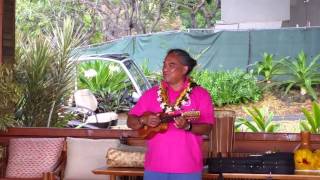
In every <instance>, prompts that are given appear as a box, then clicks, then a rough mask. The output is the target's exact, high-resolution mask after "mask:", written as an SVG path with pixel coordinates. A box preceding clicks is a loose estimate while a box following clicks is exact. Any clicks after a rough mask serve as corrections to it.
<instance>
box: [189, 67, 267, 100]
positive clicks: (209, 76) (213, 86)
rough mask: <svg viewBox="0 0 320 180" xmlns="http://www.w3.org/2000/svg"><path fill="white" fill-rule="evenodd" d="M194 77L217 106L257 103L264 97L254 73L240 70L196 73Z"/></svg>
mask: <svg viewBox="0 0 320 180" xmlns="http://www.w3.org/2000/svg"><path fill="white" fill-rule="evenodd" d="M192 77H193V78H194V80H195V81H196V82H197V83H198V84H200V85H202V86H203V87H205V88H206V89H207V90H208V91H209V92H210V93H211V96H212V99H213V101H214V103H215V105H216V106H223V105H227V104H239V103H248V102H250V101H254V102H256V101H258V100H259V99H260V98H261V97H262V91H261V89H260V88H259V86H258V85H257V80H256V78H255V77H254V76H253V74H252V73H245V72H242V71H240V70H234V71H226V72H209V71H195V72H194V73H193V74H192Z"/></svg>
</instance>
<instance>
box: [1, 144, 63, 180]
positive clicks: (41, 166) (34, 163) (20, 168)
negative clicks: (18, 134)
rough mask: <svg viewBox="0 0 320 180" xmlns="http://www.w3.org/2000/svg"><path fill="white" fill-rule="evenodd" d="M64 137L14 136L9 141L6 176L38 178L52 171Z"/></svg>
mask: <svg viewBox="0 0 320 180" xmlns="http://www.w3.org/2000/svg"><path fill="white" fill-rule="evenodd" d="M63 141H64V138H16V139H11V140H10V142H9V157H8V165H7V171H6V177H7V178H40V177H42V173H43V172H49V171H52V170H53V168H54V167H55V165H56V163H57V161H58V159H59V157H60V155H61V151H62V149H63Z"/></svg>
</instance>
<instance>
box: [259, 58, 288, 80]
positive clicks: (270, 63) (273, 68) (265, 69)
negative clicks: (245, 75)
mask: <svg viewBox="0 0 320 180" xmlns="http://www.w3.org/2000/svg"><path fill="white" fill-rule="evenodd" d="M273 57H274V55H273V54H268V53H264V54H263V59H262V60H261V61H259V62H258V63H256V65H255V72H256V73H257V74H258V75H261V76H263V77H264V80H265V81H266V82H267V83H271V80H272V78H273V77H274V76H275V75H277V74H279V73H280V70H281V66H280V65H281V64H280V63H279V61H275V60H274V58H273ZM280 61H282V59H281V60H280Z"/></svg>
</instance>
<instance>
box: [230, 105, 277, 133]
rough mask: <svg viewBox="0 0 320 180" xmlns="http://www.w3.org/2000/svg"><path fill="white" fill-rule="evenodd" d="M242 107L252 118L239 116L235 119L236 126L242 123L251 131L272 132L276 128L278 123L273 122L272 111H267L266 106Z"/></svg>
mask: <svg viewBox="0 0 320 180" xmlns="http://www.w3.org/2000/svg"><path fill="white" fill-rule="evenodd" d="M243 109H244V111H245V112H246V113H247V114H248V115H249V116H250V117H251V119H252V120H249V119H246V118H242V117H241V118H239V119H237V122H236V128H239V127H240V126H242V125H244V126H245V127H247V128H248V129H249V130H250V131H252V132H274V131H275V130H276V129H277V128H278V126H279V124H275V123H274V122H273V112H269V111H268V109H267V108H262V109H258V108H256V107H252V109H249V108H243Z"/></svg>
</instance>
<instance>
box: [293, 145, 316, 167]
mask: <svg viewBox="0 0 320 180" xmlns="http://www.w3.org/2000/svg"><path fill="white" fill-rule="evenodd" d="M294 161H295V166H296V169H298V170H305V169H313V166H314V164H315V158H314V157H313V153H312V151H311V150H310V149H298V150H297V151H296V152H295V153H294Z"/></svg>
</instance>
